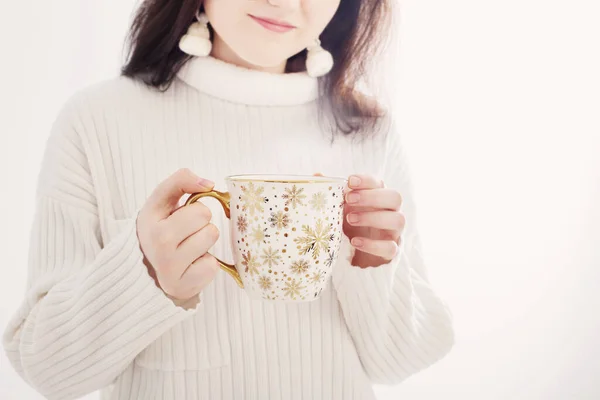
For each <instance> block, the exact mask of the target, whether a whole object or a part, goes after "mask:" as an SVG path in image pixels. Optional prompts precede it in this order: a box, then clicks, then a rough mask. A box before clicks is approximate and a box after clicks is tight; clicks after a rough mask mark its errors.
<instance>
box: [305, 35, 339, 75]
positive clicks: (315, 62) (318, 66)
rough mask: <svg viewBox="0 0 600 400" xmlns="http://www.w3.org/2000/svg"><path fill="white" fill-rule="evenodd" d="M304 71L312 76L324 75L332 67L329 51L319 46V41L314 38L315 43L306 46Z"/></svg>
mask: <svg viewBox="0 0 600 400" xmlns="http://www.w3.org/2000/svg"><path fill="white" fill-rule="evenodd" d="M307 50H308V55H307V56H306V72H308V75H309V76H311V77H313V78H318V77H320V76H323V75H326V74H328V73H329V71H331V69H332V68H333V56H332V55H331V53H330V52H328V51H327V50H325V49H323V48H322V47H321V41H320V40H319V39H317V40H315V43H314V44H313V45H312V46H310V47H308V48H307Z"/></svg>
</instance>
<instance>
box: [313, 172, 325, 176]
mask: <svg viewBox="0 0 600 400" xmlns="http://www.w3.org/2000/svg"><path fill="white" fill-rule="evenodd" d="M313 176H323V174H322V173H320V172H317V173H316V174H314V175H313Z"/></svg>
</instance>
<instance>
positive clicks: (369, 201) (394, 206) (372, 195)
mask: <svg viewBox="0 0 600 400" xmlns="http://www.w3.org/2000/svg"><path fill="white" fill-rule="evenodd" d="M346 203H347V204H349V205H351V206H356V207H370V208H374V209H378V210H391V211H398V210H399V209H400V207H401V206H402V195H401V194H400V193H398V192H397V191H396V190H391V189H371V190H353V191H351V192H350V193H348V194H347V195H346Z"/></svg>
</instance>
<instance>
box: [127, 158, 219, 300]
mask: <svg viewBox="0 0 600 400" xmlns="http://www.w3.org/2000/svg"><path fill="white" fill-rule="evenodd" d="M213 187H214V183H212V182H210V181H208V180H205V179H201V178H200V177H198V176H196V175H195V174H194V173H193V172H191V171H190V170H189V169H186V168H184V169H180V170H179V171H177V172H175V173H174V174H173V175H171V176H170V177H169V178H167V179H166V180H164V181H163V182H162V183H160V184H159V185H158V186H157V187H156V188H155V189H154V191H153V192H152V194H151V195H150V197H149V198H148V200H147V201H146V203H145V204H144V206H143V208H142V209H141V210H140V212H139V214H138V217H137V232H138V238H139V242H140V247H141V250H142V252H143V253H144V256H145V260H144V262H145V263H146V266H147V267H148V272H149V273H150V274H151V275H152V277H153V278H154V279H155V281H156V283H157V285H158V286H159V287H160V288H161V289H162V290H163V291H164V292H165V293H166V294H167V296H169V298H171V299H172V300H174V302H175V303H176V304H178V305H180V304H183V303H185V302H186V301H187V300H189V299H192V298H193V297H195V296H197V295H198V294H199V293H200V292H201V291H202V289H204V288H205V287H206V286H207V285H208V284H209V283H210V282H212V280H213V279H214V277H215V275H216V273H217V271H218V269H219V264H218V262H217V260H216V259H215V258H214V257H213V256H211V255H210V254H208V250H209V249H210V248H211V247H212V246H213V245H214V244H215V242H216V241H217V239H218V238H219V230H218V229H217V227H216V226H215V225H213V224H211V223H210V220H211V217H212V215H211V212H210V210H209V209H208V207H206V206H205V205H204V204H202V203H200V202H195V203H193V204H191V205H189V206H185V207H180V208H177V205H178V202H179V200H180V199H181V197H182V196H183V195H184V194H185V193H189V194H192V193H197V192H209V191H211V190H212V189H213Z"/></svg>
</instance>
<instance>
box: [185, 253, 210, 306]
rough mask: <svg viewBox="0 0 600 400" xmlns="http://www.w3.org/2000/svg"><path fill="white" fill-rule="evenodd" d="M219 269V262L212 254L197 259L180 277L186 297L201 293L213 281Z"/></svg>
mask: <svg viewBox="0 0 600 400" xmlns="http://www.w3.org/2000/svg"><path fill="white" fill-rule="evenodd" d="M217 271H219V263H218V262H217V259H216V258H215V257H213V256H212V255H210V254H205V255H203V256H202V257H200V258H198V259H197V260H195V261H194V262H193V263H192V264H191V265H190V266H189V267H188V268H187V270H186V271H185V273H184V274H183V276H182V277H181V279H180V283H181V285H183V291H184V293H185V297H192V296H195V295H197V294H198V293H200V292H201V291H202V289H204V288H205V287H206V286H207V285H208V284H209V283H210V282H212V280H213V279H214V278H215V276H216V275H217Z"/></svg>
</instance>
